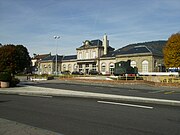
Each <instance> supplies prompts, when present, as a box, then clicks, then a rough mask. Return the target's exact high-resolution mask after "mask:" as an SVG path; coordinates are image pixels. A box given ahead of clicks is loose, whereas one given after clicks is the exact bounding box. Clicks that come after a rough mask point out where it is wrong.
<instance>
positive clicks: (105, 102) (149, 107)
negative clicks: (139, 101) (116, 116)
mask: <svg viewBox="0 0 180 135" xmlns="http://www.w3.org/2000/svg"><path fill="white" fill-rule="evenodd" d="M97 102H98V103H103V104H112V105H122V106H130V107H138V108H145V109H153V107H151V106H143V105H134V104H125V103H117V102H107V101H97Z"/></svg>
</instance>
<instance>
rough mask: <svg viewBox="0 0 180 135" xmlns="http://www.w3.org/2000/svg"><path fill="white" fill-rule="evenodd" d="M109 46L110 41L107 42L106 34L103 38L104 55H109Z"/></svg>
mask: <svg viewBox="0 0 180 135" xmlns="http://www.w3.org/2000/svg"><path fill="white" fill-rule="evenodd" d="M108 46H109V40H107V35H106V34H104V37H103V47H104V55H106V54H107V53H108V50H107V49H108Z"/></svg>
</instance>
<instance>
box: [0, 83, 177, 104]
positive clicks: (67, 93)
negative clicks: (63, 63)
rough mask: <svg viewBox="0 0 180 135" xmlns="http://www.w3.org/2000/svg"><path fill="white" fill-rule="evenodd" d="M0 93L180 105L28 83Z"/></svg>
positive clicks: (173, 102)
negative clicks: (29, 84)
mask: <svg viewBox="0 0 180 135" xmlns="http://www.w3.org/2000/svg"><path fill="white" fill-rule="evenodd" d="M0 94H16V95H26V96H40V97H51V96H60V97H78V98H93V99H101V100H110V101H128V102H139V103H151V104H161V105H173V106H180V101H177V100H166V99H156V98H144V97H135V96H122V95H113V94H102V93H92V92H82V91H73V90H64V89H54V88H43V87H35V86H27V85H23V86H20V87H15V88H1V89H0Z"/></svg>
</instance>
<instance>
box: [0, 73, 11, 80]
mask: <svg viewBox="0 0 180 135" xmlns="http://www.w3.org/2000/svg"><path fill="white" fill-rule="evenodd" d="M11 79H12V78H11V74H10V73H8V72H0V81H3V82H10V81H11Z"/></svg>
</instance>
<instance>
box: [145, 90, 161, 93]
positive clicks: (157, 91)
mask: <svg viewBox="0 0 180 135" xmlns="http://www.w3.org/2000/svg"><path fill="white" fill-rule="evenodd" d="M160 92H164V90H156V91H151V92H148V93H160Z"/></svg>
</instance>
